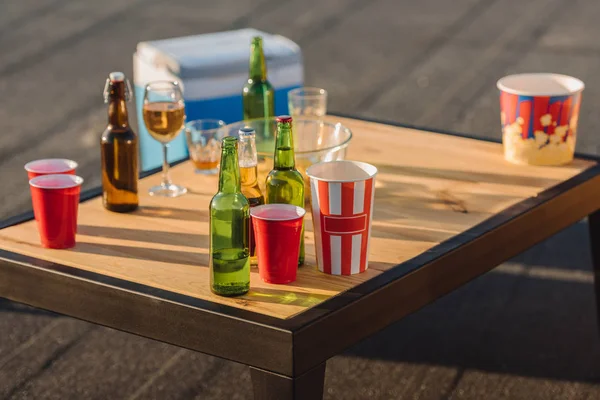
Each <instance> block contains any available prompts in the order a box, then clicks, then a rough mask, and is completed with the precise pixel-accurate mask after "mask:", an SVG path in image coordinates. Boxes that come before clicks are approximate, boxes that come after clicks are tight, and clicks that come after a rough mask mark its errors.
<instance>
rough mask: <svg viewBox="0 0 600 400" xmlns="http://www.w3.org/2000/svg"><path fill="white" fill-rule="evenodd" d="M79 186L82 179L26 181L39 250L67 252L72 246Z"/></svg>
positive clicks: (45, 177) (65, 177)
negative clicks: (45, 248)
mask: <svg viewBox="0 0 600 400" xmlns="http://www.w3.org/2000/svg"><path fill="white" fill-rule="evenodd" d="M82 183H83V179H82V178H81V177H79V176H75V175H41V176H38V177H36V178H33V179H31V180H30V181H29V186H30V189H31V199H32V201H33V212H34V214H35V219H36V221H37V225H38V231H39V233H40V241H41V242H42V246H43V247H47V248H50V249H68V248H71V247H73V246H75V232H76V230H77V208H78V206H79V193H80V192H81V184H82Z"/></svg>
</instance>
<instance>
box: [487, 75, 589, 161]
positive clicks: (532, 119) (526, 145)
mask: <svg viewBox="0 0 600 400" xmlns="http://www.w3.org/2000/svg"><path fill="white" fill-rule="evenodd" d="M497 86H498V89H500V119H501V122H502V142H503V143H504V158H505V159H506V160H507V161H510V162H513V163H516V164H531V165H562V164H567V163H569V162H571V161H572V160H573V154H574V152H575V139H576V134H577V121H578V119H579V107H580V105H581V92H582V91H583V89H584V84H583V82H582V81H580V80H579V79H577V78H573V77H570V76H566V75H559V74H541V73H533V74H518V75H509V76H505V77H504V78H502V79H500V80H499V81H498V83H497Z"/></svg>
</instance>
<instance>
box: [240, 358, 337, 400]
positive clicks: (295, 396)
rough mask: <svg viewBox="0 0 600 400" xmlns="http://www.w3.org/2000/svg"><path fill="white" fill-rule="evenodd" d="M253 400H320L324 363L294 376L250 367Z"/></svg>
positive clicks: (321, 396)
mask: <svg viewBox="0 0 600 400" xmlns="http://www.w3.org/2000/svg"><path fill="white" fill-rule="evenodd" d="M250 376H251V378H252V387H253V388H254V400H321V399H322V398H323V384H324V383H325V363H322V364H321V365H319V366H317V367H315V368H313V369H311V370H310V371H308V372H306V373H304V374H303V375H300V376H298V377H295V378H290V377H287V376H283V375H278V374H274V373H272V372H268V371H265V370H262V369H258V368H254V367H250Z"/></svg>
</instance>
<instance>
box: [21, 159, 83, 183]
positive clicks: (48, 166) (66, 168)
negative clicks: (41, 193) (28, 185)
mask: <svg viewBox="0 0 600 400" xmlns="http://www.w3.org/2000/svg"><path fill="white" fill-rule="evenodd" d="M76 168H77V163H76V162H75V161H73V160H67V159H64V158H46V159H43V160H35V161H31V162H28V163H27V164H25V171H27V175H28V176H29V179H33V178H35V177H36V176H40V175H54V174H66V175H75V169H76Z"/></svg>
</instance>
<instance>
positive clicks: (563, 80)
mask: <svg viewBox="0 0 600 400" xmlns="http://www.w3.org/2000/svg"><path fill="white" fill-rule="evenodd" d="M519 79H530V80H537V79H539V80H548V79H550V80H554V81H555V82H558V83H560V84H563V85H564V86H565V87H564V90H548V91H543V90H527V89H519V88H518V87H516V86H517V84H516V83H515V82H514V81H517V80H519ZM569 86H570V87H569ZM496 87H497V88H498V89H499V90H501V91H503V92H505V93H510V94H516V95H520V96H531V97H535V96H548V97H552V96H571V95H574V94H577V93H580V92H581V91H583V89H585V84H584V83H583V81H582V80H581V79H578V78H575V77H573V76H569V75H564V74H554V73H542V72H535V73H522V74H512V75H507V76H504V77H502V78H500V79H498V81H497V82H496Z"/></svg>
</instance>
